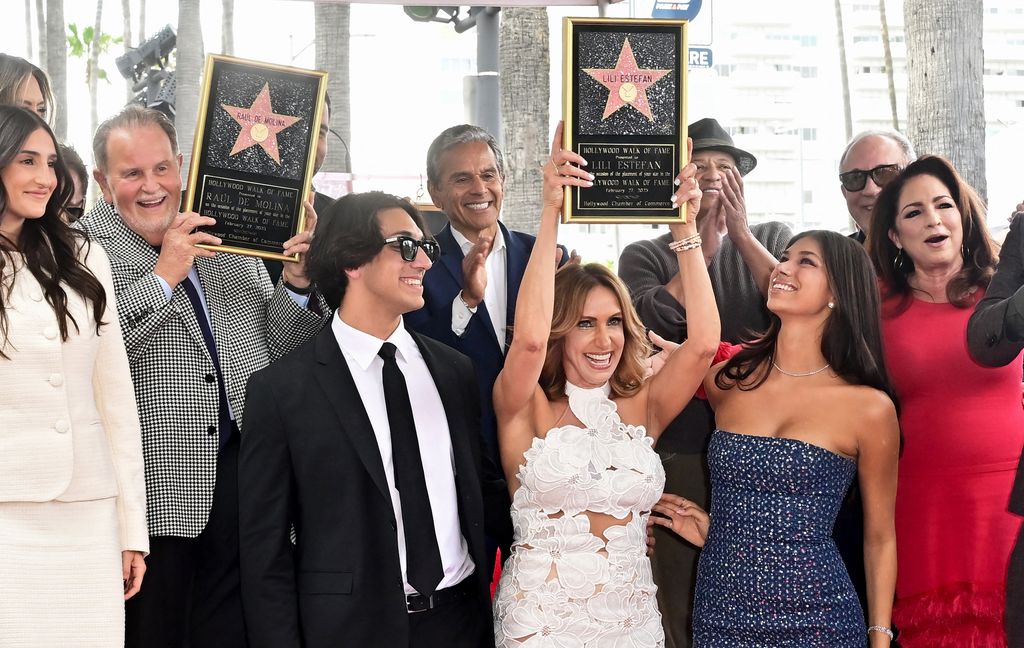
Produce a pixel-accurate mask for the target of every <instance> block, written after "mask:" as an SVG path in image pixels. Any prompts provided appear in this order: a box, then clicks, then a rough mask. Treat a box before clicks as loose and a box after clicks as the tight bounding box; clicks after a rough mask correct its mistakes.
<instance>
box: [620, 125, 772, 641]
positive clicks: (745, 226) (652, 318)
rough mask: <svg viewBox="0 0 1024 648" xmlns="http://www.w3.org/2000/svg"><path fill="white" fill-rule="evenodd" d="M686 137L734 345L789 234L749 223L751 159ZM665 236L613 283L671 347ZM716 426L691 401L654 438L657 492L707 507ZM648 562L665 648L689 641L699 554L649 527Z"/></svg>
mask: <svg viewBox="0 0 1024 648" xmlns="http://www.w3.org/2000/svg"><path fill="white" fill-rule="evenodd" d="M689 136H690V137H691V138H692V139H693V156H692V157H691V161H692V162H693V163H694V164H696V165H697V182H698V184H699V185H700V188H701V191H703V192H704V196H703V198H702V200H701V205H700V211H699V212H698V214H697V228H698V230H699V231H700V235H701V238H702V240H703V250H704V256H705V257H706V259H707V263H708V274H709V275H710V276H711V283H712V286H713V287H714V290H715V299H716V300H717V302H718V312H719V315H720V316H721V320H722V339H723V340H726V341H728V342H739V341H740V340H741V339H742V338H743V337H744V336H745V335H746V334H747V331H750V330H758V329H764V328H766V327H767V326H768V312H767V309H766V308H765V294H766V292H767V290H768V277H769V275H770V274H771V271H772V268H774V267H775V264H776V263H777V257H778V255H779V254H781V252H782V251H783V250H784V249H785V247H786V244H787V243H788V242H789V239H790V237H791V236H792V232H791V231H790V229H789V228H788V227H786V225H784V224H783V223H779V222H769V223H762V224H759V225H750V224H749V223H747V211H746V204H745V198H744V194H743V176H745V175H746V174H747V173H749V172H750V171H751V170H753V168H754V167H755V166H756V165H757V159H756V158H755V157H754V156H753V155H751V154H750V153H748V152H747V151H744V150H743V149H740V148H737V147H736V146H735V144H734V143H733V140H732V137H731V136H730V135H729V133H728V132H727V131H726V130H725V129H724V128H722V127H721V126H720V125H719V123H718V122H717V121H716V120H714V119H701V120H700V121H697V122H694V123H693V124H690V126H689ZM671 240H672V235H671V234H664V235H662V236H658V237H657V238H654V239H651V240H647V241H639V242H636V243H633V244H631V245H629V246H627V247H626V249H625V250H623V251H622V255H621V256H620V257H619V276H620V277H622V280H623V281H624V282H625V283H626V285H627V286H628V287H629V290H630V294H631V296H632V299H633V305H634V306H636V310H637V312H638V313H639V315H640V319H641V320H643V322H644V324H645V325H646V326H647V327H649V328H650V329H651V330H652V331H653V332H654V333H657V334H658V335H660V336H661V337H663V338H665V339H666V340H668V341H670V342H682V341H683V340H685V339H686V309H684V308H683V306H682V305H681V301H682V295H681V292H680V291H681V287H682V283H681V282H680V280H679V263H678V261H677V260H676V255H675V253H673V252H672V251H671V250H669V247H668V244H669V242H670V241H671ZM713 429H714V414H713V413H712V412H711V408H710V407H709V406H708V404H707V402H706V401H702V400H698V399H694V400H693V401H691V402H690V404H689V405H687V407H686V409H685V410H683V412H682V413H681V414H680V415H679V417H678V418H676V420H675V421H673V422H672V423H671V424H670V425H669V426H668V428H666V430H665V432H664V433H663V434H662V436H661V438H660V439H659V441H658V445H657V448H656V449H657V450H658V453H659V454H660V455H661V457H662V462H663V463H664V466H665V473H666V482H665V492H669V493H678V494H680V495H684V496H685V497H686V498H687V499H689V500H691V501H694V502H697V503H698V504H699V505H701V506H702V507H704V508H705V510H707V506H708V504H709V484H708V476H707V471H706V468H705V459H706V454H707V444H708V439H709V438H710V435H711V432H712V430H713ZM655 537H656V545H655V550H654V555H653V556H652V566H653V569H654V579H655V581H656V582H657V584H658V606H659V607H660V608H661V609H662V610H672V613H671V614H665V615H663V616H662V622H663V624H664V626H665V640H666V643H665V645H666V646H668V647H670V648H687V647H689V646H690V644H691V614H692V610H693V591H694V586H695V581H696V575H697V556H698V552H697V550H696V549H695V548H694V547H693V546H692V545H690V544H688V543H687V542H686V541H685V540H682V539H680V538H679V537H678V536H676V535H674V534H672V533H665V532H664V530H663V529H661V528H658V527H656V529H655Z"/></svg>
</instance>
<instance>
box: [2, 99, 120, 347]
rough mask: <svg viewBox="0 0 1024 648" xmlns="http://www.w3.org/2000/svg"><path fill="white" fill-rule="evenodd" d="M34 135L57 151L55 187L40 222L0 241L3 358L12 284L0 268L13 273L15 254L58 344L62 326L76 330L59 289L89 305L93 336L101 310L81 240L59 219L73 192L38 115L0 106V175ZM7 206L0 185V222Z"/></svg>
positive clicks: (99, 290)
mask: <svg viewBox="0 0 1024 648" xmlns="http://www.w3.org/2000/svg"><path fill="white" fill-rule="evenodd" d="M39 129H42V130H44V131H46V134H47V135H49V136H50V139H52V140H53V142H54V144H53V146H54V150H57V162H56V164H54V172H55V173H56V176H57V186H56V187H55V188H54V191H53V193H52V194H51V195H50V199H49V200H48V201H47V203H46V211H45V212H44V213H43V216H42V217H40V218H31V219H25V222H24V224H23V225H22V228H21V233H20V235H19V237H18V241H17V243H15V242H14V241H12V240H10V239H8V238H7V237H5V236H3V235H0V277H6V276H8V275H10V279H9V280H5V281H4V282H3V285H0V357H3V358H7V357H8V356H7V354H6V353H5V351H6V349H7V341H8V329H7V325H8V320H7V308H8V305H9V304H8V302H9V298H10V294H11V290H12V288H13V287H14V281H15V280H17V277H15V276H14V274H13V273H10V272H8V271H7V269H6V267H7V265H8V264H10V265H11V266H12V267H15V266H14V261H15V255H16V254H21V255H23V257H24V262H25V269H27V270H28V271H29V272H31V273H32V275H33V276H34V277H35V278H36V280H37V281H38V282H39V285H40V286H41V287H42V289H43V294H44V295H45V296H46V301H47V302H48V303H49V304H50V307H51V308H53V312H54V313H56V315H57V324H58V326H59V327H60V336H61V340H67V339H68V331H69V326H68V322H70V323H71V326H74V327H75V330H76V331H77V330H79V328H78V322H76V321H75V318H74V317H73V316H72V315H71V313H70V312H69V311H68V296H67V293H66V292H65V290H64V285H66V286H67V287H69V288H71V290H73V291H75V292H76V293H78V294H79V295H81V296H82V298H83V299H84V300H85V301H86V303H87V304H91V305H92V310H93V320H94V321H95V326H96V330H97V332H98V331H99V328H100V326H101V325H102V324H103V320H102V318H103V312H104V311H105V310H106V307H107V295H106V291H104V290H103V284H101V283H100V282H99V280H98V279H97V278H96V277H95V276H94V275H93V274H92V272H91V271H90V270H89V268H87V267H86V266H85V264H84V263H83V262H82V261H81V260H80V259H79V252H80V251H81V250H82V249H83V247H84V246H87V245H88V242H87V240H86V238H85V235H84V234H83V233H82V232H80V231H78V230H73V229H71V228H70V227H68V225H67V223H65V222H64V219H63V217H62V216H61V214H62V213H63V211H64V207H65V205H67V203H68V200H69V199H70V198H71V194H72V192H73V191H74V185H73V184H72V180H71V176H70V175H69V173H68V170H67V168H66V167H65V166H64V161H63V159H62V158H61V157H60V151H59V150H58V149H57V139H56V138H55V137H54V136H53V132H52V131H51V130H50V127H49V126H47V125H46V122H44V121H43V120H42V119H41V118H40V117H39V115H37V114H35V113H34V112H32V111H30V110H27V109H25V108H17V107H14V106H0V169H6V168H7V166H8V165H9V164H11V163H12V162H13V161H14V159H15V158H16V157H17V155H18V153H19V152H20V151H21V150H22V147H23V146H24V145H25V141H26V140H27V139H28V138H29V136H30V135H32V133H34V132H35V131H37V130H39ZM7 202H8V197H7V188H6V187H3V186H2V184H0V218H2V215H3V214H4V213H5V212H6V211H7ZM62 284H64V285H62Z"/></svg>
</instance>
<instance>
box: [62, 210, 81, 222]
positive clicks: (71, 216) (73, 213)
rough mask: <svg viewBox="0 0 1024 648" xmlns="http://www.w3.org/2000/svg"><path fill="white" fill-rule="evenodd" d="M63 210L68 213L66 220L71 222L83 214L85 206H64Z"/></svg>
mask: <svg viewBox="0 0 1024 648" xmlns="http://www.w3.org/2000/svg"><path fill="white" fill-rule="evenodd" d="M64 211H66V212H67V213H68V220H69V221H70V222H72V223H74V222H75V221H76V220H78V219H79V218H81V217H82V216H83V215H85V207H65V208H64Z"/></svg>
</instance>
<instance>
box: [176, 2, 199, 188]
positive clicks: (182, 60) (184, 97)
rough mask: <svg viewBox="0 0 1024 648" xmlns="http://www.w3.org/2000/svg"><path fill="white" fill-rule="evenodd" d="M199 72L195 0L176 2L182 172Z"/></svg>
mask: <svg viewBox="0 0 1024 648" xmlns="http://www.w3.org/2000/svg"><path fill="white" fill-rule="evenodd" d="M202 73H203V27H202V23H201V22H200V20H199V0H178V65H177V67H176V68H175V78H176V81H177V95H176V97H175V102H174V104H175V117H174V126H175V128H176V130H177V131H178V146H179V147H180V148H181V153H182V155H184V156H185V166H184V170H185V171H186V172H187V171H188V167H189V164H190V163H191V161H192V139H193V137H194V135H195V130H196V119H197V118H198V113H199V88H200V77H201V76H202Z"/></svg>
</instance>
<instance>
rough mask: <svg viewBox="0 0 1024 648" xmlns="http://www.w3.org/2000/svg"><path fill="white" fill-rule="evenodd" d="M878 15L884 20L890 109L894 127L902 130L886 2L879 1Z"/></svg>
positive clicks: (883, 31) (884, 47) (883, 43)
mask: <svg viewBox="0 0 1024 648" xmlns="http://www.w3.org/2000/svg"><path fill="white" fill-rule="evenodd" d="M878 13H879V14H880V17H881V20H882V48H883V50H884V51H885V76H886V78H887V80H888V81H889V108H890V109H891V110H892V127H893V128H894V129H896V130H899V129H900V115H899V112H898V111H897V110H896V81H895V79H894V77H893V69H892V48H890V47H889V17H888V16H886V14H885V0H878Z"/></svg>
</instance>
